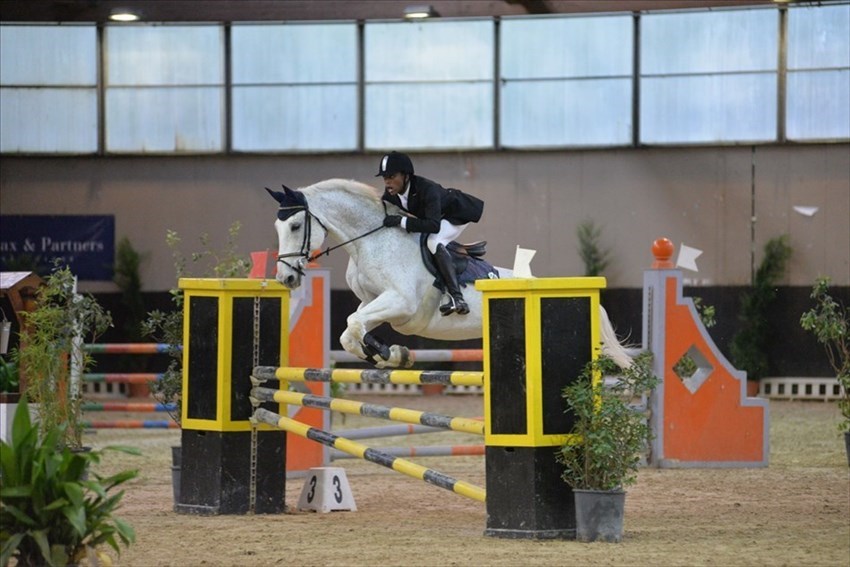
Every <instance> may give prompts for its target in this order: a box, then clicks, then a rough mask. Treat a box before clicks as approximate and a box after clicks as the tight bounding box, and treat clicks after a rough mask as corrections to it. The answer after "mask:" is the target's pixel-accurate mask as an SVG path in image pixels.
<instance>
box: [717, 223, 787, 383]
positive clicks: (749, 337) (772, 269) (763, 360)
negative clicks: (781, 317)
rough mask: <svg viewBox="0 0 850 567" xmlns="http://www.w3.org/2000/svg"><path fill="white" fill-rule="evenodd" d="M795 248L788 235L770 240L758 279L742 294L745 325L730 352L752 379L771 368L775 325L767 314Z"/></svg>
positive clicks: (760, 376)
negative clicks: (769, 354) (770, 361)
mask: <svg viewBox="0 0 850 567" xmlns="http://www.w3.org/2000/svg"><path fill="white" fill-rule="evenodd" d="M791 252H792V250H791V246H790V245H789V244H788V235H782V236H780V237H777V238H773V239H771V240H769V241H768V242H767V244H765V246H764V258H763V259H762V262H761V265H760V266H759V268H758V270H757V271H756V274H755V281H754V282H753V285H752V287H751V288H750V290H749V291H748V292H747V293H745V294H744V295H743V297H742V298H741V313H740V315H739V320H740V321H741V325H742V326H741V329H740V330H739V331H738V332H737V333H735V335H734V336H733V337H732V343H731V344H730V353H731V355H732V361H733V362H734V364H735V366H736V367H737V368H739V369H741V370H744V371H746V373H747V378H748V379H749V380H760V379H761V378H764V377H765V376H767V373H768V372H769V371H770V364H769V361H768V358H767V347H768V345H769V344H770V339H771V332H772V329H771V327H770V322H769V321H768V318H767V315H768V313H769V311H770V308H771V306H772V304H773V300H774V299H775V298H776V284H777V282H778V281H779V279H780V278H781V277H782V276H783V275H784V274H785V268H786V266H787V265H788V260H789V259H790V258H791Z"/></svg>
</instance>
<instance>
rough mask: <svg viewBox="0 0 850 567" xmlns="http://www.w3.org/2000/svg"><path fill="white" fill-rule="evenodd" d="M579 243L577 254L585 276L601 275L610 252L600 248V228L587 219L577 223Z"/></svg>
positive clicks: (608, 260) (607, 262)
mask: <svg viewBox="0 0 850 567" xmlns="http://www.w3.org/2000/svg"><path fill="white" fill-rule="evenodd" d="M576 232H577V235H578V243H579V249H578V251H579V256H581V260H582V262H584V275H586V276H601V275H602V272H603V271H605V268H607V267H608V264H609V262H610V259H609V258H610V254H609V251H608V250H604V249H602V248H601V245H600V243H599V238H600V236H601V235H602V229H601V228H599V227H597V226H596V224H595V223H594V222H593V221H592V220H590V219H588V220H585V221H583V222H582V223H581V224H579V225H578V229H577V230H576Z"/></svg>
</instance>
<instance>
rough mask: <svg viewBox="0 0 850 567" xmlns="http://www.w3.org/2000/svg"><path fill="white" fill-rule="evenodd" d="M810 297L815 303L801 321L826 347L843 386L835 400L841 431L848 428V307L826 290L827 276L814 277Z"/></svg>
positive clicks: (849, 310) (827, 354) (849, 342)
mask: <svg viewBox="0 0 850 567" xmlns="http://www.w3.org/2000/svg"><path fill="white" fill-rule="evenodd" d="M811 298H812V299H813V300H814V301H815V306H814V307H813V308H812V309H810V310H808V311H806V312H805V313H803V316H802V317H801V318H800V325H801V326H802V327H803V329H805V330H806V331H811V332H812V333H814V334H815V336H816V337H817V339H818V342H819V343H821V344H822V345H823V346H824V348H825V349H826V356H827V358H828V359H829V364H830V366H832V369H833V370H835V377H836V379H837V380H838V383H839V384H841V386H842V387H843V388H844V396H843V397H842V398H841V399H840V400H838V407H839V409H840V410H841V415H842V416H843V417H844V421H842V422H841V423H839V424H838V428H839V430H840V431H850V308H848V307H845V306H844V305H842V304H841V303H839V302H838V301H836V300H835V299H833V297H832V296H831V295H830V294H829V278H818V279H817V280H816V281H815V284H814V286H813V287H812V294H811Z"/></svg>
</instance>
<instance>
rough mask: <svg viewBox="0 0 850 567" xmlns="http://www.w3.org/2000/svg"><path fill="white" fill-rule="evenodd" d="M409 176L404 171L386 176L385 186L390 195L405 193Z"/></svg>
mask: <svg viewBox="0 0 850 567" xmlns="http://www.w3.org/2000/svg"><path fill="white" fill-rule="evenodd" d="M406 182H407V176H406V175H405V174H403V173H393V174H392V175H385V176H384V188H385V189H386V190H387V193H389V194H390V195H393V196H395V195H398V194H400V193H404V189H405V184H406Z"/></svg>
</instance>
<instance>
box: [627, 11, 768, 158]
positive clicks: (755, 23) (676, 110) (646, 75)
mask: <svg viewBox="0 0 850 567" xmlns="http://www.w3.org/2000/svg"><path fill="white" fill-rule="evenodd" d="M778 17H779V16H778V11H777V10H775V9H755V10H729V11H714V12H696V13H690V12H689V13H675V14H647V15H645V16H643V18H642V19H641V79H640V90H641V99H640V115H641V133H640V140H641V142H643V143H662V144H676V143H719V142H756V141H772V140H775V139H776V128H777V123H776V99H777V84H778V83H777V61H778V57H777V53H778V45H779V44H778V41H779V34H778ZM673 46H675V49H674V48H672V47H673Z"/></svg>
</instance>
